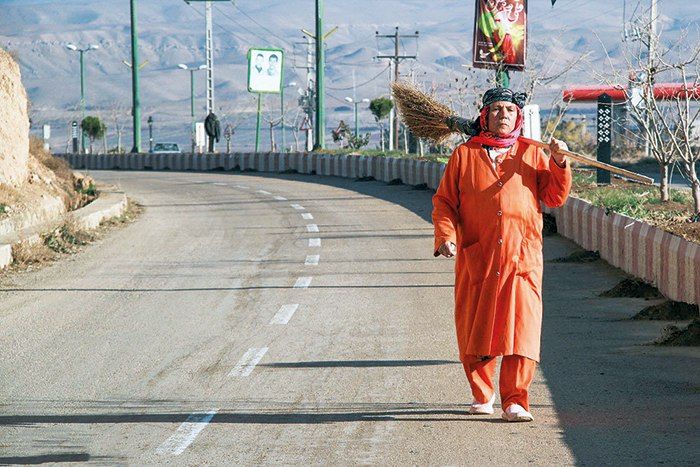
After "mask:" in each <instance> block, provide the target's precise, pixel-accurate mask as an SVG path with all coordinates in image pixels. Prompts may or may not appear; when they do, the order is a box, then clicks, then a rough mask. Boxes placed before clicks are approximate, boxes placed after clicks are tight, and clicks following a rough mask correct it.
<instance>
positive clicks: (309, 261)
mask: <svg viewBox="0 0 700 467" xmlns="http://www.w3.org/2000/svg"><path fill="white" fill-rule="evenodd" d="M320 260H321V256H320V255H308V256H307V257H306V261H304V264H305V265H306V266H318V262H319V261H320Z"/></svg>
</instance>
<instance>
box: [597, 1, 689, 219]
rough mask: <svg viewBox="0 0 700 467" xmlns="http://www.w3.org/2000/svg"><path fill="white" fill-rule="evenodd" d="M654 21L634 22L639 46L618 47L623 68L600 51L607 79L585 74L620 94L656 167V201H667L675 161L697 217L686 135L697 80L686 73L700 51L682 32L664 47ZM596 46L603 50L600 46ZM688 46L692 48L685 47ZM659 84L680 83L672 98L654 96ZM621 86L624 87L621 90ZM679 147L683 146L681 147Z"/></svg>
mask: <svg viewBox="0 0 700 467" xmlns="http://www.w3.org/2000/svg"><path fill="white" fill-rule="evenodd" d="M646 13H648V12H643V14H646ZM654 21H655V18H653V19H650V20H642V19H639V18H637V24H638V25H639V27H638V28H637V31H638V39H639V41H637V42H626V43H625V46H623V47H622V61H623V67H622V68H621V67H620V66H619V65H616V64H615V63H613V60H612V58H611V57H610V54H609V53H608V51H607V50H606V49H605V46H603V49H604V51H605V54H606V60H607V62H608V65H609V68H610V70H611V74H610V75H605V74H603V73H600V72H598V71H596V67H590V68H589V71H590V72H591V74H593V76H595V77H596V78H597V80H598V81H599V82H602V83H604V84H607V85H610V86H616V87H618V88H621V89H624V90H625V96H626V97H627V103H628V105H627V108H628V109H629V112H630V115H631V117H632V119H633V120H634V121H635V123H636V126H637V128H638V130H639V133H641V138H642V140H643V141H644V142H645V144H647V145H648V148H649V152H650V154H651V155H652V156H653V157H654V159H655V160H656V162H657V164H658V167H659V177H660V184H659V197H660V199H661V201H662V202H666V201H668V200H669V199H670V193H669V182H670V168H671V165H672V164H673V163H674V162H676V161H680V162H681V164H680V165H681V170H682V172H683V174H684V175H685V176H686V178H687V179H688V180H689V183H690V185H691V188H692V190H693V193H694V195H693V196H694V199H695V202H694V203H695V211H696V212H698V211H699V209H698V206H699V205H698V200H697V198H698V196H699V194H697V193H698V192H699V189H698V188H696V187H697V173H696V171H695V162H696V161H697V160H698V154H697V152H696V153H693V145H692V144H691V141H692V138H691V132H692V130H693V123H694V122H695V120H696V118H697V110H694V111H693V110H692V109H693V108H694V107H695V105H694V104H692V101H694V100H697V99H698V98H699V97H700V96H699V95H698V93H697V91H696V90H695V89H696V88H695V87H696V86H697V84H698V80H697V78H696V79H695V80H689V79H688V76H687V70H688V68H689V67H690V66H695V67H697V60H698V55H699V54H700V45H698V41H697V39H695V40H694V41H693V40H687V37H688V36H689V31H688V30H687V29H686V30H684V31H682V32H681V37H680V38H679V39H678V40H675V41H673V43H672V44H670V45H669V44H666V45H664V43H663V42H662V41H661V38H662V37H661V33H660V32H658V31H657V30H656V27H655V26H654V24H653V22H654ZM599 41H600V39H599ZM600 43H601V45H602V41H600ZM687 44H693V45H692V46H690V47H686V45H687ZM660 78H663V79H664V80H672V81H674V82H679V84H680V87H681V88H682V90H681V91H680V92H676V93H675V94H673V95H672V96H669V95H661V93H657V92H655V89H654V85H655V83H657V82H659V79H660ZM624 82H628V85H627V86H624V85H621V84H620V83H624ZM684 141H688V143H687V144H684Z"/></svg>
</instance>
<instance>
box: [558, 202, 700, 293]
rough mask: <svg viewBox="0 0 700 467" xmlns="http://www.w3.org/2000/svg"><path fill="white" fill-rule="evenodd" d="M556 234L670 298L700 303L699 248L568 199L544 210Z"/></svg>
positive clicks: (585, 203) (589, 205) (617, 215)
mask: <svg viewBox="0 0 700 467" xmlns="http://www.w3.org/2000/svg"><path fill="white" fill-rule="evenodd" d="M544 210H545V212H548V213H550V214H552V215H554V216H555V217H556V219H557V231H558V232H559V233H560V234H561V235H563V236H564V237H567V238H569V239H571V240H573V241H574V242H576V243H578V244H579V245H581V246H582V247H583V248H585V249H586V250H591V251H598V252H600V257H601V258H603V259H604V260H605V261H607V262H608V263H610V264H612V265H613V266H616V267H618V268H620V269H622V270H623V271H625V272H627V273H629V274H632V275H633V276H636V277H639V278H641V279H644V280H645V281H647V282H649V283H651V284H654V285H655V286H656V287H657V288H658V289H659V290H660V291H661V293H663V294H664V295H665V296H666V297H668V298H670V299H671V300H677V301H681V302H686V303H700V245H699V244H697V243H694V242H690V241H687V240H685V239H683V238H681V237H679V236H677V235H673V234H670V233H668V232H665V231H664V230H662V229H659V228H656V227H654V226H651V225H649V224H647V223H646V222H642V221H639V220H636V219H632V218H631V217H627V216H624V215H622V214H617V213H610V214H606V212H605V209H604V208H600V207H597V206H593V205H592V204H590V203H588V202H586V201H583V200H581V199H577V198H573V197H571V198H569V200H568V201H567V202H566V204H565V205H564V206H562V207H560V208H556V209H550V208H545V209H544Z"/></svg>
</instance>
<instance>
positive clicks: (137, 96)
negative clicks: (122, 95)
mask: <svg viewBox="0 0 700 467" xmlns="http://www.w3.org/2000/svg"><path fill="white" fill-rule="evenodd" d="M136 25H137V21H136V0H131V63H132V64H133V66H132V67H131V97H132V107H131V115H132V117H133V123H134V125H133V126H134V146H133V147H132V148H131V152H132V153H135V154H138V153H140V152H141V92H140V88H139V66H138V65H137V64H138V63H139V38H138V31H137V27H136Z"/></svg>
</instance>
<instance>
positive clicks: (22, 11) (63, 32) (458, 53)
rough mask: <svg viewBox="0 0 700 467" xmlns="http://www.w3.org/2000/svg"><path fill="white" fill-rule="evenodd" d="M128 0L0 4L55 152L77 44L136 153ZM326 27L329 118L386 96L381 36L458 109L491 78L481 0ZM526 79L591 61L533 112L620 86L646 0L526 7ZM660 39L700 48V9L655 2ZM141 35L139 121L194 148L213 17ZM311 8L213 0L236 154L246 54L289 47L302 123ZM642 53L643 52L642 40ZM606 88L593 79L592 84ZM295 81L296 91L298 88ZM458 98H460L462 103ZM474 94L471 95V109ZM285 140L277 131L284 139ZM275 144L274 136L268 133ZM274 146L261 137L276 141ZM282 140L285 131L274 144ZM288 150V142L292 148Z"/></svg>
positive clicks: (71, 97) (221, 109) (220, 77)
mask: <svg viewBox="0 0 700 467" xmlns="http://www.w3.org/2000/svg"><path fill="white" fill-rule="evenodd" d="M129 3H130V2H129V1H127V0H93V1H90V2H87V1H78V0H64V1H51V0H0V46H2V47H4V48H6V49H8V50H10V51H11V52H13V53H14V54H15V55H16V56H17V57H18V61H19V63H20V66H21V69H22V74H23V81H24V85H25V87H26V88H27V91H28V94H29V97H30V99H31V102H32V111H31V115H32V121H33V123H34V128H40V126H41V124H43V123H50V124H51V125H52V128H53V131H52V140H51V143H52V146H53V147H54V148H55V149H56V150H59V151H60V150H62V149H64V147H65V145H66V142H67V139H68V134H69V133H68V131H69V129H68V126H69V122H70V121H71V120H73V119H79V117H80V112H79V95H80V76H79V64H78V54H77V53H76V52H74V51H71V50H68V49H67V48H66V47H65V45H66V44H68V43H73V44H76V45H77V46H79V47H85V46H87V45H89V44H96V45H99V49H97V50H91V51H89V52H87V53H86V54H85V64H86V78H87V95H86V101H87V108H88V113H89V114H95V115H99V116H100V117H102V118H103V119H104V120H105V121H106V124H107V126H108V134H109V145H110V146H114V145H115V144H116V139H115V138H116V136H115V127H116V125H117V124H119V125H122V126H124V127H125V131H124V136H123V139H124V144H125V145H129V144H130V142H131V136H130V131H131V130H130V126H131V125H130V116H129V115H130V108H131V74H130V70H129V68H128V67H127V66H126V65H125V64H124V63H123V61H127V62H128V61H130V60H131V58H130V57H131V42H130V7H129ZM324 3H325V25H326V28H327V29H331V28H334V27H337V31H336V32H334V33H333V34H332V35H330V36H329V38H328V41H327V48H326V53H327V58H326V61H327V68H326V80H327V81H326V87H327V93H328V95H327V121H328V126H329V127H335V126H336V125H337V123H338V121H339V120H340V119H345V120H346V121H349V122H350V123H352V115H351V108H350V107H349V106H348V104H347V102H345V97H353V94H354V97H355V98H356V99H363V98H375V97H378V96H382V95H387V94H388V83H389V80H390V74H389V73H390V70H389V69H388V65H389V63H388V61H387V60H377V59H375V58H374V57H375V56H376V55H380V54H381V55H386V54H391V53H393V41H391V40H387V39H381V40H378V39H377V38H376V36H375V33H376V32H379V33H380V34H392V33H393V32H394V30H395V27H399V32H400V33H401V34H413V33H414V32H415V31H419V38H418V39H417V40H415V39H408V38H407V39H404V40H402V41H401V42H400V50H401V53H403V54H407V55H417V59H416V60H405V61H403V62H402V63H401V66H400V71H401V74H402V76H404V77H409V76H410V77H412V78H413V79H415V80H416V81H418V82H420V83H421V84H423V85H424V86H425V87H427V88H430V89H434V90H437V91H438V93H439V94H440V93H442V94H443V95H444V96H446V98H447V99H449V95H450V93H453V94H455V93H458V92H459V90H458V88H459V87H460V86H461V87H464V86H465V85H464V84H463V83H464V81H463V78H464V77H469V79H470V80H473V81H476V82H478V83H468V85H467V86H468V89H467V92H468V93H469V92H472V93H473V89H477V88H478V87H479V86H482V87H483V85H484V83H485V81H486V80H487V79H489V78H490V77H491V76H492V72H490V71H487V70H478V71H474V70H470V69H468V68H465V67H464V66H465V65H470V63H471V40H472V34H473V28H474V3H475V2H474V1H473V0H434V1H432V2H428V1H423V0H421V1H419V0H346V1H343V2H341V1H338V0H325V2H324ZM528 3H529V5H528V17H529V30H528V35H529V36H528V37H529V48H528V68H529V70H533V72H536V73H538V74H539V75H543V76H547V75H551V74H556V73H557V72H558V71H559V70H561V69H563V68H565V67H566V65H567V64H568V63H570V62H572V61H574V60H576V59H577V57H580V56H581V55H582V54H588V55H587V56H586V58H585V59H584V60H582V61H581V62H579V64H578V65H577V66H575V67H574V68H573V69H571V70H570V71H569V72H568V73H566V74H565V75H564V76H562V77H561V78H559V79H557V80H555V81H554V82H552V83H551V84H548V85H547V86H542V87H540V88H538V89H537V94H536V96H535V98H534V102H536V103H538V104H540V105H541V106H542V107H543V108H548V107H550V106H551V105H552V102H553V101H554V100H556V98H557V96H559V95H560V93H561V89H562V88H563V87H564V86H567V85H571V84H596V83H597V82H599V80H600V79H601V78H600V76H599V75H606V76H611V75H612V71H613V69H617V70H618V71H619V70H620V69H622V68H623V63H622V48H623V47H627V46H630V45H632V46H634V44H633V43H630V42H627V43H623V42H622V40H621V39H622V31H623V11H624V13H625V16H626V18H627V19H629V18H630V17H631V16H632V14H633V13H634V14H640V13H642V14H643V13H644V12H645V11H646V10H647V8H648V1H643V2H639V3H638V2H635V1H626V2H625V1H619V0H614V1H612V2H611V1H609V0H558V2H557V3H556V5H555V6H554V7H552V6H551V3H550V1H549V0H530V1H529V2H528ZM659 5H660V7H659V8H660V15H659V24H660V28H661V30H662V31H663V35H662V40H663V41H665V42H666V43H671V42H673V41H675V40H677V39H678V38H679V37H682V33H683V31H684V30H689V35H688V36H687V37H686V38H685V40H687V41H691V42H692V41H694V42H695V43H697V40H698V39H697V37H698V29H697V28H698V21H699V20H700V3H699V2H685V1H680V0H677V1H665V2H659ZM137 11H138V38H139V44H140V46H139V50H140V55H141V57H140V58H141V60H142V62H145V65H144V67H143V69H142V72H141V96H142V113H143V118H144V124H143V128H144V138H143V139H144V141H147V140H148V135H147V128H148V127H147V125H146V124H145V120H146V118H147V117H148V116H151V117H152V118H153V120H154V133H155V135H156V136H155V138H156V139H157V140H167V141H176V142H179V143H181V144H184V145H185V147H187V146H188V142H189V139H190V136H189V128H190V124H189V122H190V116H189V114H190V82H189V74H188V73H186V72H184V71H183V70H181V69H179V68H178V67H177V65H178V64H180V63H185V64H188V65H199V64H201V63H203V62H204V14H203V11H204V8H203V5H202V3H201V2H192V3H191V4H187V3H185V2H184V1H182V0H141V1H139V2H138V7H137ZM314 14H315V13H314V1H312V0H238V1H231V2H227V1H218V2H214V12H213V17H214V63H215V75H214V78H215V83H216V87H215V98H216V104H215V111H216V113H217V114H218V115H219V117H220V118H221V120H222V124H224V125H225V124H227V123H230V124H232V125H235V126H237V130H236V134H235V136H234V148H235V149H237V150H244V149H250V148H251V147H252V144H253V129H254V126H255V105H256V104H255V99H254V96H252V95H250V94H249V93H248V92H247V89H246V76H247V75H246V54H247V51H248V49H249V48H250V47H279V48H282V49H284V50H285V54H286V63H285V70H284V72H285V75H286V82H287V84H290V87H289V88H288V89H287V91H286V97H285V105H286V107H287V109H288V113H287V117H286V118H287V120H288V122H290V124H292V123H294V124H296V125H298V124H299V119H298V118H297V114H298V106H297V97H298V95H297V90H296V89H294V88H295V87H296V88H299V87H304V86H305V83H306V70H305V69H304V68H301V67H303V66H305V64H306V58H307V57H306V50H307V46H306V39H305V38H304V36H303V35H302V32H301V29H302V28H305V29H307V30H310V31H313V28H314ZM637 44H638V43H637ZM526 77H527V74H526V73H514V74H513V87H516V88H517V87H519V86H522V83H523V81H524V80H525V79H526ZM196 79H197V80H198V81H197V82H196V85H197V86H196V100H197V101H196V102H197V118H198V119H199V120H202V119H203V118H204V116H205V115H204V113H205V111H204V105H205V102H204V100H205V99H204V95H205V87H204V73H197V74H196ZM596 80H598V81H596ZM294 84H295V85H294ZM455 95H456V94H455ZM473 97H474V96H470V97H469V98H473ZM264 109H265V111H264V115H265V117H266V119H274V118H276V117H278V116H279V97H277V96H267V97H266V99H265V107H264ZM359 110H360V116H359V118H360V125H361V129H362V130H363V131H375V128H376V125H375V123H374V119H373V117H372V116H371V114H370V113H369V111H368V110H366V108H363V107H360V109H359ZM264 125H266V123H264ZM277 132H278V133H279V129H277ZM267 134H269V131H267V132H264V133H263V135H267ZM266 138H267V136H265V137H264V138H263V141H264V142H265V144H267V145H268V146H269V143H267V139H266ZM277 138H278V140H279V134H278V135H277ZM292 141H293V138H292V135H291V131H288V134H287V142H288V144H289V143H291V142H292Z"/></svg>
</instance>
